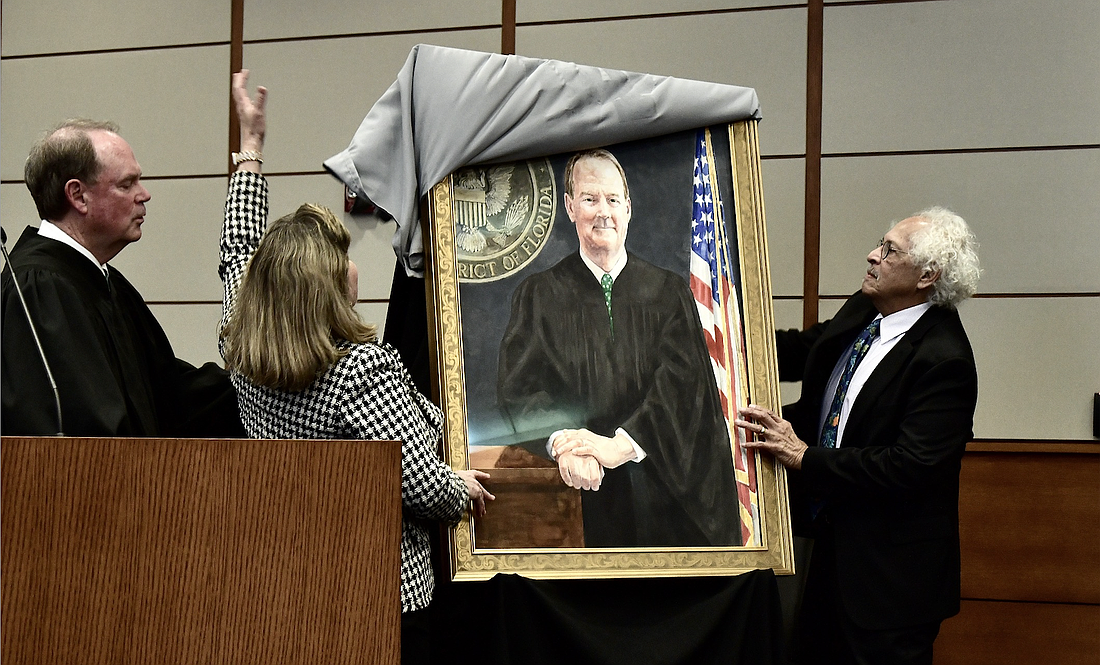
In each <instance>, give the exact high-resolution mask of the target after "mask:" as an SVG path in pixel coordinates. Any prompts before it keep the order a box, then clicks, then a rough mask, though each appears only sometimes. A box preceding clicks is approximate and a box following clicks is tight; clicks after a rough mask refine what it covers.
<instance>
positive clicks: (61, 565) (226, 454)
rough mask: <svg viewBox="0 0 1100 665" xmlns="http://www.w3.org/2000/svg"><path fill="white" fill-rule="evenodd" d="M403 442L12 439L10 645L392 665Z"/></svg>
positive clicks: (143, 655) (64, 659)
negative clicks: (384, 664)
mask: <svg viewBox="0 0 1100 665" xmlns="http://www.w3.org/2000/svg"><path fill="white" fill-rule="evenodd" d="M400 465H401V448H400V444H399V443H398V442H393V441H259V440H244V439H241V440H236V439H233V440H212V439H207V440H188V439H78V438H17V437H3V440H2V458H0V469H2V476H3V478H2V484H0V489H2V493H3V505H2V522H3V535H2V539H0V540H2V544H0V547H2V567H3V572H2V575H0V578H2V580H0V581H2V593H3V598H2V604H3V607H2V622H3V627H2V637H0V641H2V646H0V660H2V661H3V662H4V664H5V665H22V664H32V663H52V664H67V663H87V664H93V663H104V664H106V663H111V664H115V665H117V664H122V663H158V664H172V663H235V664H243V663H256V664H257V665H259V664H263V665H271V664H276V663H340V664H343V663H386V664H387V665H389V664H393V665H396V663H397V662H398V657H399V650H400V611H401V609H400V591H399V584H400V541H401V496H400V494H401V492H400V478H401V470H400Z"/></svg>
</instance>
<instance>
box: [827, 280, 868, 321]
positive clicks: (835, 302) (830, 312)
mask: <svg viewBox="0 0 1100 665" xmlns="http://www.w3.org/2000/svg"><path fill="white" fill-rule="evenodd" d="M858 289H859V284H856V285H855V286H853V287H852V288H851V289H849V290H848V292H847V295H851V294H853V293H855V292H856V291H857V290H858ZM846 301H847V297H844V298H829V299H827V300H824V299H823V300H818V301H817V320H818V321H828V320H829V319H831V318H833V317H834V316H836V313H837V312H839V311H840V308H841V307H843V306H844V303H845V302H846Z"/></svg>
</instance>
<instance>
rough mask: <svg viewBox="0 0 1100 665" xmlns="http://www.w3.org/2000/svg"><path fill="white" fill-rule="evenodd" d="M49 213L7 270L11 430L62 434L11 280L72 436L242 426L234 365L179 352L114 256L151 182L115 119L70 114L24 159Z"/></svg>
mask: <svg viewBox="0 0 1100 665" xmlns="http://www.w3.org/2000/svg"><path fill="white" fill-rule="evenodd" d="M25 175H26V181H27V187H28V188H29V189H30V190H31V195H32V197H33V198H34V200H35V205H36V206H37V207H38V211H39V215H40V216H41V217H42V220H43V221H42V225H41V228H39V229H35V228H34V227H27V229H26V230H25V231H24V232H23V235H22V237H21V238H20V239H19V241H18V243H17V244H16V246H15V248H14V249H13V251H12V252H11V264H10V266H8V268H9V269H5V270H4V272H3V277H2V292H3V342H2V347H3V350H2V352H3V367H2V370H0V373H2V383H3V388H2V403H3V412H2V420H0V429H2V431H3V433H4V434H5V435H52V434H56V433H58V429H59V423H58V422H57V415H56V407H55V401H54V395H53V391H52V389H51V388H50V385H49V381H48V378H47V375H46V370H45V368H44V367H43V364H42V361H41V359H40V356H39V353H38V350H37V347H36V345H35V342H34V339H33V336H32V334H31V329H30V326H29V324H28V322H27V318H26V315H25V314H24V312H23V308H22V305H21V304H20V301H19V296H18V294H17V293H16V291H15V288H14V285H13V283H12V279H13V276H12V274H13V271H14V275H15V278H16V279H18V281H19V285H20V286H21V287H22V291H23V295H24V297H25V298H26V303H27V307H28V309H29V310H30V314H31V317H32V318H33V320H34V323H35V326H36V327H37V330H38V335H39V338H40V339H41V342H42V346H43V348H44V351H45V354H46V357H47V359H48V361H49V363H50V368H51V370H52V373H53V376H54V379H55V381H56V382H57V386H58V393H59V397H60V401H61V412H62V420H63V423H62V426H63V429H64V433H65V434H66V435H69V436H244V430H243V427H242V426H241V423H240V413H239V410H238V407H237V400H236V395H235V393H234V391H233V388H232V385H231V384H230V383H229V380H228V375H227V374H226V373H225V371H224V370H222V369H220V368H219V367H217V366H216V365H214V364H213V363H208V364H206V365H204V366H203V367H201V368H195V367H193V366H191V365H189V364H188V363H186V362H184V361H182V360H179V359H177V358H176V357H175V354H174V353H173V352H172V347H171V345H170V343H169V341H168V338H167V336H165V334H164V331H163V329H162V328H161V327H160V325H159V324H158V323H157V321H156V319H155V318H154V317H153V314H152V312H150V311H149V308H148V307H147V306H146V305H145V302H144V300H143V299H142V297H141V295H140V294H139V293H138V292H137V290H136V289H134V287H133V286H132V285H131V284H130V283H129V282H128V281H127V280H126V278H125V277H123V276H122V274H121V273H120V272H118V271H117V270H115V269H114V268H112V267H109V266H108V265H107V262H108V261H109V260H110V259H112V258H114V256H116V255H117V254H118V252H119V251H121V250H122V248H123V247H125V246H126V245H128V244H129V243H131V242H134V241H136V240H138V239H139V238H140V237H141V225H142V223H143V222H144V217H145V203H146V202H147V201H148V200H149V198H150V196H149V192H148V191H147V190H146V189H145V188H144V187H143V186H142V184H141V182H140V177H141V169H140V167H139V166H138V163H137V160H136V159H135V158H134V155H133V151H132V150H131V149H130V146H129V145H128V144H127V143H126V141H124V140H123V139H122V138H121V137H120V136H119V135H118V134H117V128H116V127H115V126H114V125H113V124H110V123H98V122H93V121H70V122H68V123H66V124H64V125H62V126H61V127H60V128H58V129H57V130H55V131H54V132H52V133H50V134H49V135H47V136H46V137H45V138H44V139H42V140H41V141H39V143H37V144H36V145H35V147H34V149H33V150H32V152H31V155H30V157H29V159H28V160H27V165H26V169H25Z"/></svg>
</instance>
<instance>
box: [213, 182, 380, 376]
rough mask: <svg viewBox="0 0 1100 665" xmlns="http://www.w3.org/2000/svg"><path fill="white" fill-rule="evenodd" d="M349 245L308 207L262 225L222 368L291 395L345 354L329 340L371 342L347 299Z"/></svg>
mask: <svg viewBox="0 0 1100 665" xmlns="http://www.w3.org/2000/svg"><path fill="white" fill-rule="evenodd" d="M350 244H351V235H350V234H349V233H348V230H347V228H346V227H345V226H344V224H343V222H341V221H340V220H339V219H338V218H337V217H336V215H334V214H333V213H332V211H331V210H329V209H328V208H325V207H322V206H315V205H312V204H309V203H306V204H303V205H302V206H301V207H299V208H298V210H296V211H295V212H294V213H292V214H290V215H287V216H285V217H282V218H280V219H278V220H276V221H275V222H273V223H272V224H271V225H270V226H269V227H268V229H267V231H266V232H265V233H264V237H263V239H262V240H261V241H260V245H259V247H257V248H256V253H255V254H253V255H252V260H251V261H250V262H249V264H248V268H247V269H246V270H245V273H244V277H243V278H242V279H241V285H240V288H239V289H238V291H237V298H236V303H235V305H234V309H233V313H232V315H231V316H230V319H229V322H228V323H227V324H226V326H225V328H224V329H223V330H222V333H221V335H222V338H223V339H224V340H225V362H226V365H227V366H228V367H229V368H230V369H233V370H236V371H237V372H240V373H241V374H242V375H244V376H245V377H246V378H247V379H248V380H249V381H251V382H252V383H254V384H256V385H258V386H264V387H268V388H275V389H278V390H287V391H290V392H298V391H301V390H304V389H305V388H306V387H308V386H309V385H310V384H311V383H313V381H314V380H315V379H316V378H317V377H318V376H319V375H320V374H322V373H323V372H325V371H327V370H328V368H329V367H331V366H332V365H333V364H334V363H335V362H336V361H337V360H339V359H340V358H341V357H342V356H343V355H344V354H346V353H347V351H346V350H341V349H339V348H337V344H338V342H337V340H347V341H349V342H353V343H357V344H365V343H369V342H374V341H376V340H377V333H376V331H375V327H374V326H373V325H369V324H367V323H364V322H363V320H362V319H360V318H359V314H358V313H357V312H356V311H355V308H354V306H353V303H351V302H349V300H348V246H349V245H350Z"/></svg>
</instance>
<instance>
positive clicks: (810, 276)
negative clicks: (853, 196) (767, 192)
mask: <svg viewBox="0 0 1100 665" xmlns="http://www.w3.org/2000/svg"><path fill="white" fill-rule="evenodd" d="M824 14H825V11H824V0H810V2H809V4H808V5H807V20H806V35H807V43H806V212H805V214H806V227H805V235H804V238H805V242H804V245H805V246H804V248H803V268H802V295H803V301H802V327H803V328H808V327H810V326H812V325H813V324H815V323H817V318H818V307H817V300H818V289H819V284H820V280H821V276H820V265H821V261H820V258H821V257H820V251H821V79H822V67H823V64H822V63H823V54H822V51H823V43H824V23H825V21H824Z"/></svg>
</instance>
